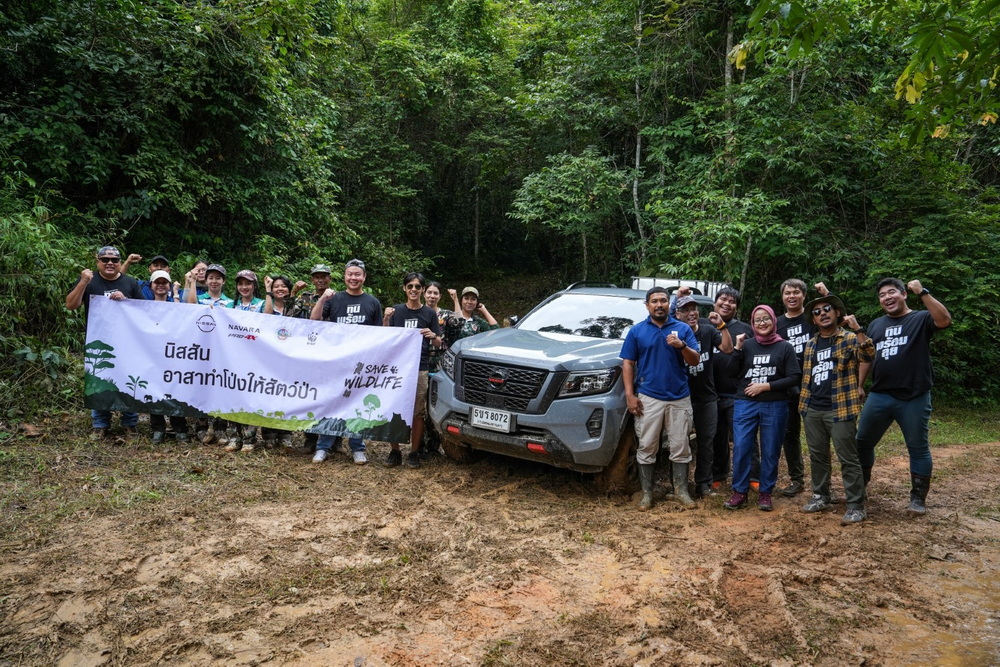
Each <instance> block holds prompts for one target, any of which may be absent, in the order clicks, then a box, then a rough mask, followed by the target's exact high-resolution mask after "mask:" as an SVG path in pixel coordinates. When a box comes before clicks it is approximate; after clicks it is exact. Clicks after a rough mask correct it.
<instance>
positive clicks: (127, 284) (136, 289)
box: [73, 271, 143, 320]
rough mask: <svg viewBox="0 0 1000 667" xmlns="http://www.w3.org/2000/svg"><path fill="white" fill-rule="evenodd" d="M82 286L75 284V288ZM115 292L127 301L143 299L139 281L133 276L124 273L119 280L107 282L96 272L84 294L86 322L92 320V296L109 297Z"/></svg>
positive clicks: (84, 316) (119, 275)
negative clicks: (122, 295) (123, 296)
mask: <svg viewBox="0 0 1000 667" xmlns="http://www.w3.org/2000/svg"><path fill="white" fill-rule="evenodd" d="M79 284H80V281H79V280H77V281H76V282H75V283H73V287H76V286H77V285H79ZM113 292H121V293H122V294H124V295H125V298H127V299H142V298H143V296H142V287H140V286H139V281H138V280H136V279H135V278H133V277H132V276H126V275H125V274H123V273H119V274H118V278H117V279H115V280H107V279H105V278H104V277H102V276H101V275H100V274H99V273H97V272H96V271H95V272H94V277H93V278H92V279H91V280H90V282H89V283H87V287H86V289H85V290H84V292H83V318H84V320H89V319H90V295H91V294H96V295H98V296H108V295H109V294H111V293H113Z"/></svg>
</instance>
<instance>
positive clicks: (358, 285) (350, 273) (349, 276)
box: [310, 259, 382, 465]
mask: <svg viewBox="0 0 1000 667" xmlns="http://www.w3.org/2000/svg"><path fill="white" fill-rule="evenodd" d="M367 277H368V276H367V273H366V272H365V263H364V262H362V261H361V260H360V259H352V260H351V261H349V262H348V263H347V264H346V265H345V266H344V285H345V286H346V290H345V291H343V292H334V291H333V290H332V289H329V288H327V289H326V291H325V292H323V294H322V295H321V296H320V298H319V300H318V301H317V302H316V305H315V306H313V309H312V313H311V314H310V319H313V320H325V321H327V322H338V323H340V324H361V325H367V326H373V327H377V326H381V325H382V304H381V303H379V300H378V299H376V298H375V297H373V296H372V295H371V294H368V293H366V292H365V289H364V287H365V279H366V278H367ZM333 443H334V436H332V435H321V436H319V438H317V440H316V454H315V455H314V456H313V463H322V462H323V461H325V460H326V459H327V458H328V457H329V456H330V450H331V449H333ZM348 443H349V445H350V447H351V456H352V457H353V458H354V463H356V464H357V465H364V464H366V463H368V457H367V456H366V455H365V441H364V440H362V439H361V438H359V437H352V438H350V439H349V440H348Z"/></svg>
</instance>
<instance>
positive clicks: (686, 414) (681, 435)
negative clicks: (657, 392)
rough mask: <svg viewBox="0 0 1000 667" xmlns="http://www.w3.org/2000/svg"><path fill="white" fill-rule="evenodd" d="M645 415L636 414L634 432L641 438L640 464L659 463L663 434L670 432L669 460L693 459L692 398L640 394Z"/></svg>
mask: <svg viewBox="0 0 1000 667" xmlns="http://www.w3.org/2000/svg"><path fill="white" fill-rule="evenodd" d="M639 400H640V401H641V402H642V416H641V417H636V418H635V436H636V439H638V441H639V448H638V451H637V452H636V456H635V458H636V460H637V461H638V462H639V464H640V465H645V464H649V463H656V455H657V453H659V451H660V434H661V433H666V434H667V445H668V447H669V448H670V460H671V461H673V462H674V463H690V462H691V441H690V440H689V439H688V435H689V434H690V433H691V421H692V418H693V417H692V415H693V410H692V409H691V399H690V397H688V398H682V399H679V400H676V401H661V400H658V399H655V398H653V397H651V396H646V395H644V394H639Z"/></svg>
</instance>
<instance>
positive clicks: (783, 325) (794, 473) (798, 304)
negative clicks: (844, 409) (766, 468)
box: [777, 278, 816, 498]
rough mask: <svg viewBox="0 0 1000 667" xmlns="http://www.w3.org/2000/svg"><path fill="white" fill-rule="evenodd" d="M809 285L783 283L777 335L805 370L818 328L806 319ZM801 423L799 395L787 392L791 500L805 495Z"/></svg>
mask: <svg viewBox="0 0 1000 667" xmlns="http://www.w3.org/2000/svg"><path fill="white" fill-rule="evenodd" d="M805 302H806V284H805V283H804V282H803V281H801V280H799V279H798V278H789V279H788V280H786V281H785V282H783V283H781V303H782V305H783V306H784V307H785V313H784V314H783V315H779V316H778V323H777V330H778V335H779V336H781V337H782V338H784V339H785V340H787V341H788V342H789V343H791V344H792V347H794V348H795V356H796V357H798V359H799V367H800V368H801V367H802V350H803V349H804V348H805V345H806V341H808V340H809V339H810V338H811V337H812V335H813V334H814V333H816V327H815V326H813V323H812V321H811V320H810V319H809V318H808V317H806V312H805V308H804V307H803V306H804V304H805ZM801 432H802V420H801V418H800V417H799V392H798V388H797V387H796V388H795V390H793V391H789V392H788V423H787V424H786V425H785V439H784V441H783V442H782V444H781V448H782V450H783V451H784V453H785V463H786V465H787V466H788V477H789V479H790V480H791V481H790V482H789V484H788V486H786V487H785V488H783V489H781V495H783V496H786V497H788V498H791V497H792V496H794V495H796V494H799V493H802V490H803V488H805V474H806V467H805V465H804V464H803V462H802V442H801V435H800V434H801Z"/></svg>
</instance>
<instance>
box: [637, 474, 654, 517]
mask: <svg viewBox="0 0 1000 667" xmlns="http://www.w3.org/2000/svg"><path fill="white" fill-rule="evenodd" d="M639 484H641V485H642V500H640V501H639V511H640V512H645V511H646V510H648V509H649V508H650V507H652V506H653V464H652V463H640V464H639Z"/></svg>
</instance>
